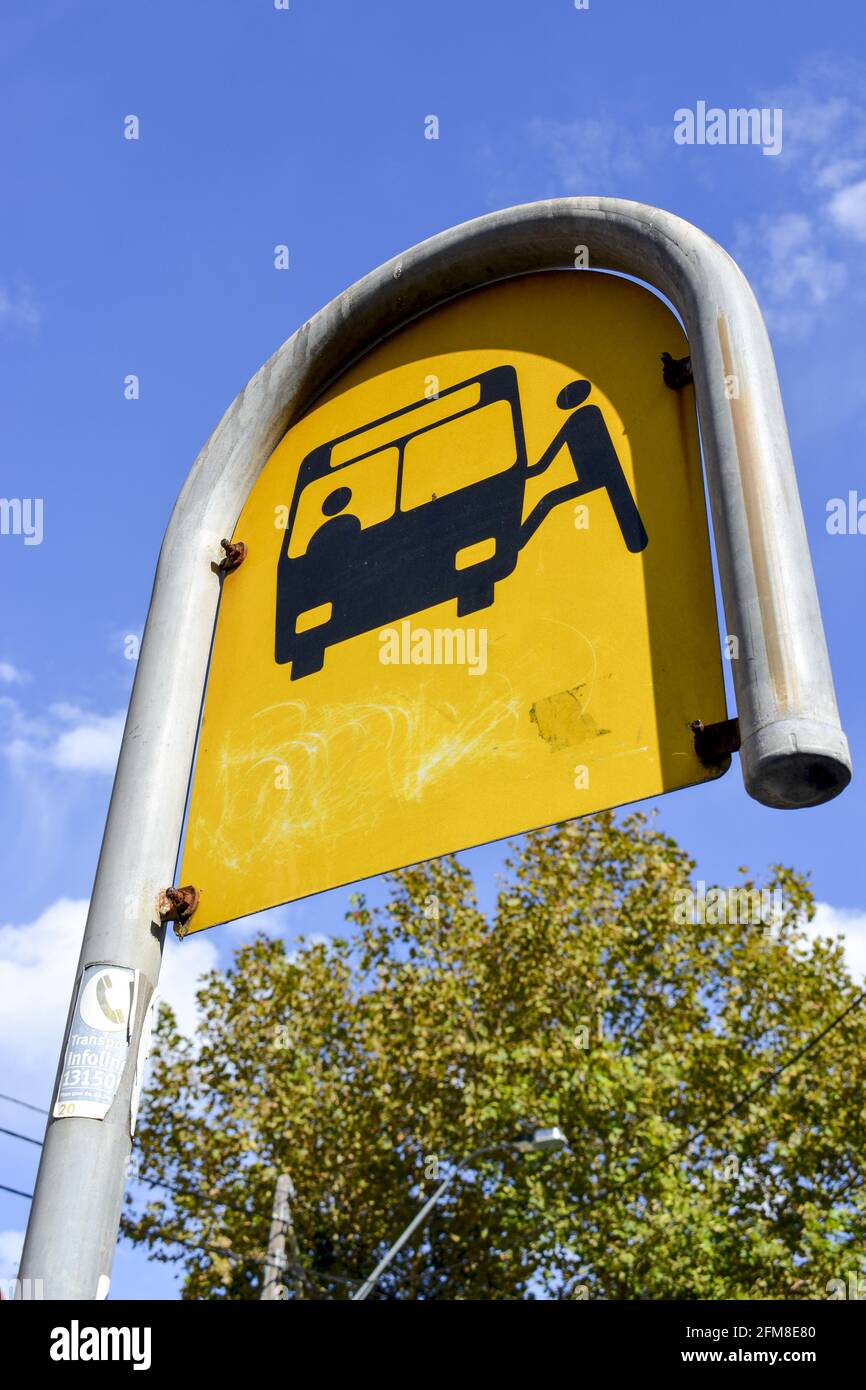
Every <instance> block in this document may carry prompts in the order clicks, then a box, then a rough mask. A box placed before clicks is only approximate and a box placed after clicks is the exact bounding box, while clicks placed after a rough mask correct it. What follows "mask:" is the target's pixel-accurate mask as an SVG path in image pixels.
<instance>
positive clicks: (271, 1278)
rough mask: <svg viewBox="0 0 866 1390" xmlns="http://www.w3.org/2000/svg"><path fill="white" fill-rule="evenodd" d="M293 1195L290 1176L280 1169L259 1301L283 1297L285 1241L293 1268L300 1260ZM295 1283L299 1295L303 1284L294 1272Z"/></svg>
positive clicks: (275, 1299) (269, 1301) (266, 1301)
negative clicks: (294, 1225) (295, 1230)
mask: <svg viewBox="0 0 866 1390" xmlns="http://www.w3.org/2000/svg"><path fill="white" fill-rule="evenodd" d="M294 1195H295V1189H294V1187H293V1186H292V1180H291V1178H290V1177H289V1175H288V1173H281V1174H280V1176H279V1177H278V1178H277V1185H276V1187H275V1189H274V1205H273V1211H272V1214H271V1228H270V1231H269V1233H268V1253H267V1258H266V1260H265V1267H264V1275H263V1278H262V1293H261V1301H262V1302H265V1303H273V1302H276V1301H279V1300H280V1299H281V1298H282V1292H281V1289H282V1285H283V1282H284V1279H285V1269H286V1244H287V1243H288V1246H289V1255H290V1257H291V1260H292V1263H293V1265H294V1266H295V1268H296V1269H297V1266H298V1264H299V1258H298V1245H297V1241H296V1240H295V1232H294V1227H293V1225H292V1208H291V1200H292V1198H293V1197H294ZM294 1285H295V1296H296V1297H298V1298H300V1297H301V1295H302V1284H301V1280H300V1279H299V1277H298V1276H297V1275H295V1278H294Z"/></svg>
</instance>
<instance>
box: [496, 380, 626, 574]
mask: <svg viewBox="0 0 866 1390" xmlns="http://www.w3.org/2000/svg"><path fill="white" fill-rule="evenodd" d="M591 390H592V383H591V382H589V381H582V380H577V381H571V382H569V384H568V385H567V386H565V387H563V389H562V390H561V391H560V393H559V395H558V396H557V398H556V404H557V405H558V406H559V408H560V410H570V411H571V412H572V413H571V414H570V415H569V417H568V419H567V420H566V421H565V423H564V424H563V426H562V428H561V429H560V430H558V432H557V433H556V435H555V436H554V437H553V439H552V440H551V441H550V444H549V445H548V446H547V448H546V449H545V451H544V453H543V454H542V456H541V458H540V459H539V460H538V462H537V463H535V464H533V465H532V467H531V468H529V469H528V470H527V476H528V477H535V476H536V475H537V474H539V473H543V472H544V471H545V469H546V468H549V467H550V465H551V463H553V460H554V459H555V458H556V456H557V454H558V453H559V451H560V450H561V449H568V452H569V454H570V455H571V461H572V463H573V464H574V471H575V473H576V474H577V482H576V483H567V484H566V485H565V486H563V487H558V488H554V490H553V491H552V492H549V493H548V494H547V496H546V497H543V498H542V499H541V501H540V502H539V503H538V505H537V506H536V507H535V508H533V510H532V511H531V512H530V514H529V516H528V517H527V518H526V520H525V521H524V523H523V526H522V527H521V545H525V544H526V542H527V541H528V540H529V538H530V536H532V535H533V534H534V532H535V531H537V529H538V527H539V526H540V525H541V523H542V521H543V520H544V518H545V517H546V516H547V514H548V512H550V511H552V510H553V508H554V507H556V506H558V505H559V503H560V502H565V501H567V500H568V499H569V498H572V497H582V496H583V495H584V494H585V493H587V492H595V491H596V490H597V489H598V488H604V489H605V491H606V492H607V495H608V497H609V498H610V504H611V506H612V507H613V511H614V515H615V517H616V519H617V522H618V523H619V529H620V531H621V533H622V538H623V540H624V541H625V544H626V547H627V549H628V550H630V551H633V552H635V551H639V550H643V549H644V548H645V546H646V544H647V533H646V531H645V530H644V525H643V522H642V521H641V518H640V512H639V511H638V509H637V505H636V503H635V500H634V498H633V497H632V495H631V490H630V488H629V485H628V482H627V481H626V477H625V474H624V473H623V471H622V465H621V463H620V461H619V455H618V454H617V452H616V449H615V448H614V445H613V440H612V439H611V437H610V434H609V433H608V429H607V425H606V424H605V423H604V416H603V415H602V413H601V411H600V410H599V408H598V406H597V405H584V404H583V403H584V401H585V400H586V398H587V396H588V395H589V393H590V391H591Z"/></svg>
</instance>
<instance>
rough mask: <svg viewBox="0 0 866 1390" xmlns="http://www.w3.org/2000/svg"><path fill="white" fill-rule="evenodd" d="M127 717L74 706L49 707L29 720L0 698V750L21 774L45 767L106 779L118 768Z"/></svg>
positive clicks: (15, 703)
mask: <svg viewBox="0 0 866 1390" xmlns="http://www.w3.org/2000/svg"><path fill="white" fill-rule="evenodd" d="M125 720H126V714H125V712H124V711H123V710H116V711H114V713H112V714H104V715H103V714H92V713H90V712H88V711H86V710H82V709H79V707H78V706H77V705H70V704H63V703H60V704H54V705H51V706H50V708H49V710H48V712H47V713H46V714H44V715H40V716H38V717H36V718H33V717H31V716H29V715H27V714H26V713H25V711H24V710H23V709H22V707H21V705H20V704H19V703H18V701H16V700H13V699H11V698H10V697H9V696H2V697H0V751H2V752H3V753H4V754H5V756H6V757H7V758H8V759H9V760H10V761H11V762H13V763H15V764H17V765H18V766H19V767H23V768H24V769H25V770H29V769H30V768H31V767H32V766H33V765H34V764H36V763H41V764H46V763H47V764H48V765H49V766H51V767H55V768H59V769H61V770H62V771H64V772H83V773H96V774H105V775H108V776H110V775H111V774H112V773H113V772H114V769H115V767H116V765H117V755H118V752H119V750H120V740H121V738H122V736H123V726H124V723H125Z"/></svg>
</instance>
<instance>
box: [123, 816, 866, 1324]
mask: <svg viewBox="0 0 866 1390" xmlns="http://www.w3.org/2000/svg"><path fill="white" fill-rule="evenodd" d="M693 870H694V865H693V863H692V862H691V861H690V860H689V858H688V857H687V855H686V854H685V853H684V852H683V850H682V849H680V848H679V847H678V845H677V844H676V843H675V842H674V841H673V840H671V839H670V838H668V837H666V836H665V835H663V834H661V833H660V832H659V831H658V830H657V829H655V828H654V827H653V825H652V823H648V822H647V821H646V819H645V818H644V817H642V816H639V815H629V816H628V817H626V818H625V819H623V820H622V821H617V820H616V819H615V818H614V816H612V815H611V814H603V815H598V816H593V817H589V818H587V819H584V820H580V821H576V822H572V823H570V824H568V825H564V826H557V827H554V828H552V829H549V830H543V831H540V832H537V833H534V834H531V835H527V836H525V837H523V838H522V839H521V841H520V842H519V843H518V844H517V845H515V846H514V847H513V849H512V851H511V858H510V859H509V861H508V863H507V867H506V871H505V873H504V875H503V878H502V881H501V883H500V888H499V893H498V900H497V903H496V909H495V912H494V913H493V914H492V916H491V917H490V919H488V918H487V917H486V916H485V915H484V914H483V913H482V912H481V911H480V910H479V907H478V905H477V900H476V897H475V893H474V889H473V884H472V880H471V877H470V875H469V873H468V872H467V870H466V869H465V867H464V866H462V865H461V864H460V863H459V862H458V861H457V860H456V859H454V858H446V859H442V860H439V861H435V862H431V863H428V864H423V865H419V866H416V867H413V868H411V869H407V870H404V871H402V872H400V873H397V874H394V875H393V876H392V877H391V879H390V887H391V895H390V900H389V902H388V905H387V907H386V908H385V909H382V910H380V911H376V912H371V911H369V910H368V909H367V907H366V906H365V904H364V902H363V900H362V899H356V900H355V910H354V912H353V913H351V914H350V916H351V918H352V919H353V920H352V931H351V932H350V933H349V934H347V936H346V938H345V939H342V938H341V939H338V938H334V939H333V940H331V941H330V942H329V943H328V944H310V943H303V942H302V943H301V945H300V947H299V948H298V949H297V950H294V951H290V952H287V950H286V947H285V945H284V943H283V941H281V940H269V939H267V938H264V937H260V938H258V939H256V940H255V941H254V942H253V943H252V944H249V945H245V946H243V947H242V948H241V949H239V950H238V951H237V953H236V955H235V958H234V962H233V964H232V967H231V968H230V969H229V970H227V971H225V972H220V971H216V972H213V973H211V974H210V975H208V976H207V977H205V979H204V981H203V986H202V989H201V991H200V994H199V1001H200V1007H201V1023H200V1027H199V1029H198V1032H197V1034H196V1036H195V1037H194V1038H185V1037H182V1036H181V1035H180V1034H179V1033H178V1030H177V1027H176V1023H175V1020H174V1018H173V1017H172V1015H171V1013H170V1012H169V1011H168V1010H164V1011H163V1013H162V1016H161V1019H160V1023H159V1028H158V1031H157V1041H156V1046H155V1057H154V1063H153V1067H152V1071H151V1081H150V1086H149V1090H148V1092H147V1095H146V1098H145V1101H144V1104H143V1110H142V1116H141V1120H140V1124H139V1132H138V1146H139V1151H140V1155H141V1158H140V1161H141V1165H142V1167H141V1172H142V1177H143V1179H144V1180H145V1181H149V1182H151V1183H152V1184H154V1186H153V1187H152V1189H151V1192H152V1199H151V1196H150V1195H147V1196H146V1198H145V1204H144V1208H143V1210H142V1209H141V1207H142V1203H141V1201H137V1202H134V1203H133V1204H132V1205H131V1206H130V1208H129V1210H128V1211H127V1213H126V1216H125V1219H124V1229H125V1232H126V1234H127V1236H129V1237H131V1238H132V1239H133V1240H134V1241H140V1242H145V1243H146V1244H147V1245H148V1246H149V1247H150V1248H151V1249H152V1251H153V1254H154V1256H155V1257H156V1258H159V1259H168V1260H175V1261H178V1262H181V1263H182V1265H183V1267H184V1273H185V1280H184V1286H183V1288H184V1295H185V1296H186V1297H189V1298H229V1299H240V1298H256V1297H258V1296H259V1291H260V1286H261V1276H262V1259H263V1247H264V1244H265V1242H266V1239H267V1232H268V1222H269V1217H270V1211H271V1203H272V1199H273V1191H274V1183H275V1180H276V1177H277V1175H278V1174H279V1173H282V1172H288V1173H289V1174H290V1175H291V1177H292V1180H293V1183H294V1187H295V1190H296V1199H295V1201H294V1203H293V1215H294V1222H295V1229H296V1235H297V1241H298V1252H299V1261H300V1265H301V1267H302V1272H298V1271H294V1270H290V1271H289V1272H288V1273H287V1275H286V1285H287V1290H288V1296H289V1297H297V1296H303V1297H306V1298H314V1299H315V1298H345V1297H347V1296H348V1294H349V1293H350V1291H351V1287H352V1285H353V1283H354V1282H360V1280H361V1279H362V1278H363V1277H364V1276H365V1275H366V1274H367V1273H369V1271H370V1270H371V1268H372V1267H373V1266H374V1265H375V1263H376V1261H377V1260H378V1258H380V1257H381V1255H382V1254H383V1253H384V1251H385V1250H386V1249H387V1248H388V1246H389V1245H390V1244H391V1243H392V1241H393V1240H394V1239H395V1238H396V1237H397V1235H399V1233H400V1232H401V1231H402V1229H403V1227H404V1226H405V1225H406V1224H407V1222H408V1221H409V1220H410V1219H411V1217H412V1216H413V1215H414V1213H415V1212H416V1210H417V1209H418V1206H419V1205H420V1203H421V1202H422V1201H423V1200H424V1198H425V1197H426V1196H427V1195H429V1193H430V1192H431V1191H432V1188H433V1186H434V1185H435V1183H436V1182H437V1181H439V1180H441V1178H442V1177H443V1176H445V1175H447V1174H448V1173H449V1172H450V1171H452V1168H453V1166H454V1165H455V1164H457V1163H459V1162H460V1161H461V1160H464V1159H465V1158H466V1157H467V1156H468V1155H469V1154H470V1153H472V1152H473V1151H475V1150H478V1149H484V1148H488V1147H489V1146H494V1145H496V1144H497V1143H498V1142H499V1141H501V1140H504V1139H507V1138H510V1137H512V1136H513V1135H514V1134H515V1133H516V1132H518V1131H519V1130H520V1129H521V1127H524V1126H525V1124H526V1122H528V1121H534V1122H537V1123H539V1124H553V1123H556V1124H559V1125H560V1126H561V1127H562V1128H563V1129H564V1131H565V1133H566V1135H567V1136H568V1139H569V1141H570V1146H569V1149H568V1150H566V1151H565V1152H563V1153H561V1154H558V1155H540V1154H532V1155H529V1156H522V1155H520V1154H518V1153H516V1152H515V1151H514V1150H513V1149H509V1148H505V1149H502V1150H494V1151H490V1152H487V1153H485V1154H484V1155H482V1156H481V1157H480V1158H478V1159H476V1160H475V1161H474V1162H473V1163H472V1164H471V1165H470V1167H469V1168H468V1169H466V1170H464V1171H463V1172H461V1173H460V1174H458V1175H457V1176H456V1177H455V1179H454V1181H453V1183H452V1184H451V1186H450V1188H449V1190H448V1192H447V1193H446V1194H445V1197H444V1198H443V1200H442V1201H441V1203H440V1205H439V1206H438V1207H437V1208H436V1211H435V1213H434V1215H433V1217H432V1218H431V1219H430V1221H429V1222H428V1224H427V1225H426V1226H425V1228H424V1229H423V1230H422V1231H420V1232H418V1233H417V1234H416V1236H415V1238H414V1239H413V1240H412V1241H410V1242H409V1244H408V1245H407V1246H406V1247H405V1248H404V1250H403V1251H402V1252H401V1254H400V1255H399V1257H398V1258H397V1259H396V1260H395V1261H394V1263H393V1265H392V1266H391V1268H390V1269H389V1271H388V1272H387V1274H386V1276H385V1277H384V1278H383V1280H382V1281H381V1284H380V1285H379V1287H378V1288H377V1290H376V1291H375V1292H374V1294H373V1295H372V1296H373V1297H388V1298H402V1299H419V1298H424V1299H430V1298H442V1299H470V1298H471V1299H525V1298H532V1297H539V1296H544V1297H554V1298H575V1297H577V1298H582V1297H589V1298H604V1299H631V1298H643V1299H654V1298H667V1299H670V1298H674V1299H726V1298H728V1299H730V1298H734V1299H736V1298H763V1299H782V1298H799V1299H811V1298H817V1299H820V1298H825V1297H827V1283H828V1281H829V1280H831V1279H834V1278H842V1279H844V1278H846V1277H847V1274H848V1272H849V1271H850V1270H854V1269H857V1270H859V1269H861V1268H862V1260H861V1257H860V1255H859V1254H858V1251H859V1250H861V1249H862V1245H863V1238H864V1235H866V1203H864V1188H863V1181H864V1176H866V1170H864V1158H863V1154H864V1148H866V1109H864V1094H866V1091H864V1080H866V1078H864V1049H863V1047H862V1028H863V1010H862V1009H861V1008H860V1007H859V1005H858V1004H857V1002H856V1001H857V999H858V998H859V996H858V993H857V990H856V988H855V985H854V983H853V982H852V980H851V978H850V976H849V974H848V972H847V970H846V967H845V964H844V961H843V955H842V948H841V945H840V944H839V943H838V942H827V941H825V940H821V939H819V940H817V941H815V942H812V943H811V944H810V943H809V942H808V941H807V939H806V936H805V933H804V932H803V925H804V923H805V922H806V921H807V920H808V919H809V917H810V916H811V914H812V912H813V903H812V898H811V894H810V891H809V888H808V886H807V884H806V882H805V880H804V879H803V878H802V877H801V876H799V875H797V874H795V873H794V872H792V871H791V870H787V869H783V868H781V867H780V868H776V869H774V870H773V871H772V875H771V877H770V878H769V880H768V882H767V883H765V884H764V885H762V886H763V888H764V889H765V890H767V892H775V894H776V895H777V901H778V900H779V899H781V905H782V910H781V915H780V918H779V921H778V922H777V924H776V926H775V927H774V928H773V929H772V930H768V929H767V928H766V927H762V926H761V925H760V923H758V922H754V921H753V922H752V923H748V922H743V921H742V920H740V921H731V920H726V918H728V919H729V918H730V917H731V916H737V917H740V918H742V917H743V916H744V915H745V913H746V911H747V910H748V909H749V908H751V909H752V910H753V909H754V905H755V902H756V901H757V900H756V898H755V897H754V896H752V897H751V898H747V897H740V898H739V899H737V900H726V904H725V905H723V906H722V908H719V907H716V908H715V909H713V908H712V907H710V906H709V901H708V904H707V910H706V911H703V910H698V911H697V914H696V913H695V912H694V911H691V910H689V907H688V903H686V906H685V907H684V906H683V904H684V902H685V901H686V900H685V898H684V894H685V892H686V891H687V890H689V888H690V879H691V875H692V873H693ZM742 872H743V873H745V871H742ZM738 887H739V889H740V890H742V891H743V892H745V893H747V894H752V895H755V894H756V893H757V892H758V885H757V884H755V883H754V882H752V881H751V880H749V879H748V878H746V879H745V880H744V882H743V883H742V884H740V885H738ZM765 901H766V900H765ZM732 902H734V903H736V902H739V904H740V906H738V907H737V906H735V907H734V910H733V911H731V910H730V909H731V903H732ZM725 907H727V908H728V909H729V910H727V911H726V910H725ZM695 915H697V918H698V920H694V918H695ZM754 915H755V914H754V910H753V916H754ZM718 917H721V919H722V920H713V919H714V918H718ZM846 1009H847V1010H849V1012H848V1013H847V1015H846V1016H845V1017H844V1018H842V1019H841V1021H839V1022H838V1023H835V1024H834V1026H832V1027H831V1028H830V1030H829V1031H828V1032H826V1034H825V1035H824V1036H823V1037H822V1036H820V1035H821V1034H822V1033H823V1030H825V1029H827V1027H828V1025H829V1024H832V1023H833V1020H834V1019H836V1018H837V1017H838V1016H839V1015H842V1014H843V1013H844V1012H845V1010H846ZM813 1039H818V1041H817V1042H814V1044H813V1045H809V1044H810V1040H813ZM804 1048H805V1049H806V1050H805V1051H803V1052H802V1055H800V1056H797V1054H798V1053H800V1052H801V1050H802V1049H804ZM792 1058H794V1059H795V1060H794V1061H793V1063H792V1064H791V1065H787V1063H788V1062H789V1060H790V1059H792ZM780 1068H781V1070H780ZM752 1092H754V1094H750V1093H752ZM157 1184H158V1185H159V1186H157ZM133 1207H134V1208H136V1210H135V1211H133Z"/></svg>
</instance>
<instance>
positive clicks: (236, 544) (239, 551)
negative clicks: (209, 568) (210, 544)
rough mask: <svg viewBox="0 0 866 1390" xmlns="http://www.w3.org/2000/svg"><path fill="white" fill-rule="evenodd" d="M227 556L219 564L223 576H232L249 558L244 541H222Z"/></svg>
mask: <svg viewBox="0 0 866 1390" xmlns="http://www.w3.org/2000/svg"><path fill="white" fill-rule="evenodd" d="M220 545H221V546H222V548H223V550H224V551H225V555H224V556H223V558H222V559H221V560H220V562H219V568H220V569H221V570H222V572H223V574H231V572H232V570H236V569H237V568H238V566H239V565H242V564H243V562H244V560H245V559H246V558H247V548H246V546H245V545H244V543H243V541H220Z"/></svg>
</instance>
